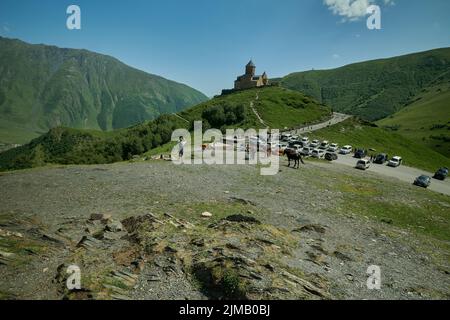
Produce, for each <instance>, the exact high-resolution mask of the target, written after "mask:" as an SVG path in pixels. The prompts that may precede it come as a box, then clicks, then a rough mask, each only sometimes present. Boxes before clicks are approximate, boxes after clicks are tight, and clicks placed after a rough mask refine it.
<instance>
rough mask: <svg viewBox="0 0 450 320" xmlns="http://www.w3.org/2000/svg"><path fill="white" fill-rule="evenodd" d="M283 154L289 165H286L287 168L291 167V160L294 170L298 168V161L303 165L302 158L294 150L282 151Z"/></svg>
mask: <svg viewBox="0 0 450 320" xmlns="http://www.w3.org/2000/svg"><path fill="white" fill-rule="evenodd" d="M284 154H285V155H286V156H287V158H288V160H289V163H288V168H289V167H290V166H291V160H293V161H294V167H293V168H294V169H295V168H296V167H297V169H298V168H299V167H300V161H301V162H302V164H305V163H304V162H303V158H302V155H301V154H300V153H298V152H297V151H295V150H292V149H285V150H284Z"/></svg>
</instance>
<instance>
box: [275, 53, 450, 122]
mask: <svg viewBox="0 0 450 320" xmlns="http://www.w3.org/2000/svg"><path fill="white" fill-rule="evenodd" d="M449 66H450V48H443V49H436V50H431V51H426V52H420V53H414V54H409V55H405V56H400V57H394V58H389V59H381V60H374V61H366V62H361V63H355V64H351V65H347V66H344V67H341V68H337V69H332V70H312V71H305V72H298V73H292V74H290V75H288V76H286V77H284V78H282V79H280V80H279V81H280V83H281V85H282V86H283V87H285V88H289V89H292V90H298V91H300V92H304V93H306V94H308V95H310V96H312V97H314V98H315V99H316V100H318V101H319V102H323V103H325V104H327V105H329V106H331V107H332V108H334V110H336V111H340V112H344V113H348V114H353V115H357V116H359V117H361V118H363V119H366V120H370V121H374V120H379V119H382V118H385V117H387V116H389V115H391V114H394V113H395V112H397V111H399V110H400V109H401V108H403V107H404V106H405V104H407V103H408V102H409V101H410V99H411V98H412V97H414V96H416V95H417V94H418V93H420V91H421V90H422V89H423V88H426V87H429V86H430V85H432V84H442V83H446V82H448V80H449V78H450V72H449ZM447 118H448V117H447Z"/></svg>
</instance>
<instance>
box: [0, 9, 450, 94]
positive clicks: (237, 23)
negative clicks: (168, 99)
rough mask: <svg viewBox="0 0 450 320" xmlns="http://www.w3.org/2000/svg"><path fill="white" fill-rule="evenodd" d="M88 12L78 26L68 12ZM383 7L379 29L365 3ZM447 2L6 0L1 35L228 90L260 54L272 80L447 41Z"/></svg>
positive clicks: (260, 67)
mask: <svg viewBox="0 0 450 320" xmlns="http://www.w3.org/2000/svg"><path fill="white" fill-rule="evenodd" d="M71 4H76V5H78V6H80V8H81V20H82V29H81V30H72V31H70V30H68V29H67V28H66V19H67V16H68V15H67V14H66V9H67V7H68V6H69V5H71ZM367 4H377V5H380V7H381V9H382V11H381V12H382V16H381V17H382V30H368V29H367V27H366V18H367V17H366V16H364V14H363V13H361V8H365V6H366V5H367ZM449 12H450V1H448V0H303V1H301V0H278V1H276V0H258V1H257V0H158V1H156V0H128V1H119V0H115V1H112V0H109V1H107V0H71V1H66V0H0V35H2V36H5V37H9V38H18V39H21V40H24V41H27V42H31V43H45V44H51V45H57V46H60V47H69V48H84V49H88V50H91V51H96V52H100V53H104V54H108V55H112V56H114V57H116V58H118V59H120V60H121V61H123V62H125V63H126V64H128V65H130V66H133V67H136V68H138V69H141V70H144V71H147V72H150V73H153V74H158V75H161V76H164V77H166V78H169V79H172V80H175V81H179V82H183V83H186V84H188V85H190V86H192V87H194V88H196V89H198V90H200V91H202V92H204V93H205V94H207V95H208V96H212V95H214V94H217V93H219V92H220V90H221V89H223V88H230V87H232V85H233V81H234V79H235V78H236V76H237V75H240V74H242V73H243V67H244V65H245V64H246V63H247V62H248V60H249V59H250V58H253V60H254V62H255V64H256V66H257V72H259V73H262V72H263V71H267V73H268V74H269V76H270V77H278V76H283V75H286V74H288V73H291V72H295V71H303V70H310V69H312V68H314V69H326V68H333V67H338V66H342V65H345V64H348V63H352V62H357V61H363V60H368V59H375V58H382V57H390V56H395V55H400V54H404V53H410V52H416V51H423V50H428V49H433V48H438V47H448V46H450V19H448V13H449Z"/></svg>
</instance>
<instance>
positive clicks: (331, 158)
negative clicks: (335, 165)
mask: <svg viewBox="0 0 450 320" xmlns="http://www.w3.org/2000/svg"><path fill="white" fill-rule="evenodd" d="M325 159H326V160H328V161H334V160H337V159H338V155H337V154H336V153H334V152H327V153H325Z"/></svg>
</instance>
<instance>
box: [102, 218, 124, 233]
mask: <svg viewBox="0 0 450 320" xmlns="http://www.w3.org/2000/svg"><path fill="white" fill-rule="evenodd" d="M105 229H106V230H107V231H110V232H120V231H123V225H122V223H121V222H120V221H110V222H108V224H107V225H106V227H105Z"/></svg>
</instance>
